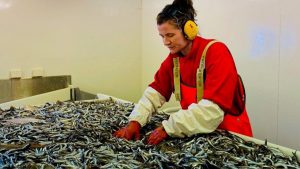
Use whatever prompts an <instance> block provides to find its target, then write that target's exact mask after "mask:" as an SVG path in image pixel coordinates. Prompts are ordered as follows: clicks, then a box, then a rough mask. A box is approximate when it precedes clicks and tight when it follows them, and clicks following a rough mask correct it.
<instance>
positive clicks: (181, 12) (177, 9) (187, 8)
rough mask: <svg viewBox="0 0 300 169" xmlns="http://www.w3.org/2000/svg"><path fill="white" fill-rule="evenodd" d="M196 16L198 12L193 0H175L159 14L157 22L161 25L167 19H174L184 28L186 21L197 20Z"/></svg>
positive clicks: (176, 23)
mask: <svg viewBox="0 0 300 169" xmlns="http://www.w3.org/2000/svg"><path fill="white" fill-rule="evenodd" d="M195 17H196V12H195V9H194V7H193V2H192V0H174V1H173V3H172V4H168V5H166V6H165V7H164V9H163V10H162V11H161V12H160V13H159V14H158V15H157V17H156V22H157V24H158V25H161V24H163V23H165V22H167V21H172V22H173V23H174V25H175V26H177V27H178V28H179V29H182V28H183V26H184V24H185V22H186V21H188V20H192V21H195Z"/></svg>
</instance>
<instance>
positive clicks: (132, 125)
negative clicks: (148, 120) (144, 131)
mask: <svg viewBox="0 0 300 169" xmlns="http://www.w3.org/2000/svg"><path fill="white" fill-rule="evenodd" d="M140 129H141V125H140V123H138V122H137V121H130V122H129V123H128V125H127V126H126V127H123V128H121V129H120V130H118V131H116V132H115V133H114V136H115V137H119V138H125V139H126V140H132V139H135V140H139V139H140Z"/></svg>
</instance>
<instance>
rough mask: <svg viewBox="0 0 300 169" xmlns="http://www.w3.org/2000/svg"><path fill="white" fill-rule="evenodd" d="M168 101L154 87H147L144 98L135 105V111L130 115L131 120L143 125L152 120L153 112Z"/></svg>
mask: <svg viewBox="0 0 300 169" xmlns="http://www.w3.org/2000/svg"><path fill="white" fill-rule="evenodd" d="M165 102H166V99H165V97H164V96H162V95H161V94H160V93H159V92H158V91H156V90H155V89H153V88H152V87H147V89H146V90H145V92H144V94H143V96H142V98H141V99H140V100H139V102H138V103H137V104H136V105H135V107H134V109H133V111H132V112H131V114H130V116H129V121H133V120H134V121H137V122H139V123H140V125H141V126H142V127H143V126H145V125H146V124H147V122H149V121H150V119H151V117H152V113H153V112H157V110H158V109H159V108H160V107H161V106H162V105H163V104H164V103H165Z"/></svg>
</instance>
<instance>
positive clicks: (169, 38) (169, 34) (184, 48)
mask: <svg viewBox="0 0 300 169" xmlns="http://www.w3.org/2000/svg"><path fill="white" fill-rule="evenodd" d="M170 22H172V21H167V22H164V23H162V24H161V25H157V29H158V32H159V35H160V36H161V37H162V39H163V43H164V45H165V46H166V47H167V48H169V50H170V52H171V53H172V54H174V53H178V52H181V53H182V54H183V55H186V54H187V53H188V52H189V50H190V48H191V45H190V44H191V41H189V40H187V39H186V38H185V37H184V35H183V33H182V31H181V30H180V29H178V28H177V27H176V26H175V25H174V24H171V23H170Z"/></svg>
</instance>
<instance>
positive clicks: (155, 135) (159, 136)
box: [148, 127, 168, 145]
mask: <svg viewBox="0 0 300 169" xmlns="http://www.w3.org/2000/svg"><path fill="white" fill-rule="evenodd" d="M167 137H168V134H167V132H166V131H165V129H164V127H158V128H156V129H155V130H154V131H152V133H151V134H150V136H149V138H148V144H151V145H157V144H159V143H160V142H162V141H163V140H165V139H166V138H167Z"/></svg>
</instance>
